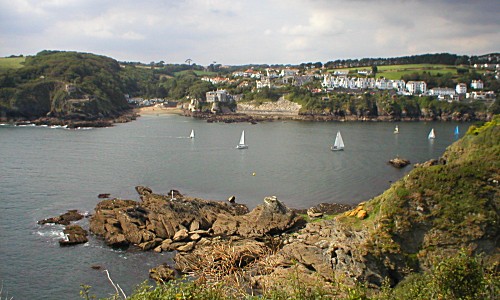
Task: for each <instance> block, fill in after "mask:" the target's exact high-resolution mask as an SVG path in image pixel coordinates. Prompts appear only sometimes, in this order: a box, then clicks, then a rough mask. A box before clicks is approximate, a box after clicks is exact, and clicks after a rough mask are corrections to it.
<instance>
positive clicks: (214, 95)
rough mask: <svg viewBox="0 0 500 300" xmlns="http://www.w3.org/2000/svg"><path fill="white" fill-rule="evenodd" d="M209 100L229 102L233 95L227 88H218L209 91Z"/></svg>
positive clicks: (207, 94)
mask: <svg viewBox="0 0 500 300" xmlns="http://www.w3.org/2000/svg"><path fill="white" fill-rule="evenodd" d="M205 95H206V98H207V102H209V103H213V102H229V101H230V100H231V95H229V94H228V93H227V91H226V90H217V91H211V92H207V93H206V94H205Z"/></svg>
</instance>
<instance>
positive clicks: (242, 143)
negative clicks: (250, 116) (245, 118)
mask: <svg viewBox="0 0 500 300" xmlns="http://www.w3.org/2000/svg"><path fill="white" fill-rule="evenodd" d="M247 148H248V145H246V144H245V130H243V131H242V132H241V137H240V143H239V144H238V145H237V146H236V149H247Z"/></svg>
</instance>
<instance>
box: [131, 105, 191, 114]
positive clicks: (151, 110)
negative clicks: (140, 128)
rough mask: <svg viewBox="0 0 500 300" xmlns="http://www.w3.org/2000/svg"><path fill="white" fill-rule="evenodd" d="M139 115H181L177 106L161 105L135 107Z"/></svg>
mask: <svg viewBox="0 0 500 300" xmlns="http://www.w3.org/2000/svg"><path fill="white" fill-rule="evenodd" d="M137 113H138V114H139V115H167V114H177V115H181V114H182V110H181V109H179V108H177V107H163V106H147V107H140V108H137Z"/></svg>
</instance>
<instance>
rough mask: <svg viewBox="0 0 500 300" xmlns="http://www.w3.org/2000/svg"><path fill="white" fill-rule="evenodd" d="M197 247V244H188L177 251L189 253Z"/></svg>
mask: <svg viewBox="0 0 500 300" xmlns="http://www.w3.org/2000/svg"><path fill="white" fill-rule="evenodd" d="M195 245H196V243H195V242H188V243H186V244H185V245H182V246H179V247H177V248H176V250H177V251H179V252H189V251H191V250H193V248H194V246H195Z"/></svg>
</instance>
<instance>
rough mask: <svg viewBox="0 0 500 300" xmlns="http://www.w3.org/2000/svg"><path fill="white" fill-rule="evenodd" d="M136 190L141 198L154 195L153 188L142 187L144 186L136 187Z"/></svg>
mask: <svg viewBox="0 0 500 300" xmlns="http://www.w3.org/2000/svg"><path fill="white" fill-rule="evenodd" d="M135 190H136V191H137V193H138V194H139V195H141V196H146V195H149V194H151V193H153V190H151V188H149V187H147V186H142V185H138V186H136V187H135Z"/></svg>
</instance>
